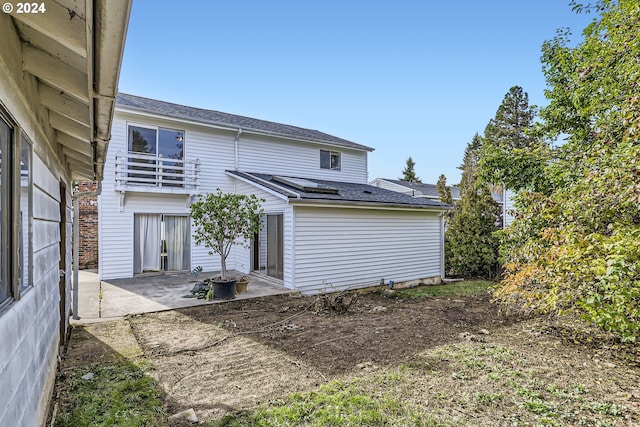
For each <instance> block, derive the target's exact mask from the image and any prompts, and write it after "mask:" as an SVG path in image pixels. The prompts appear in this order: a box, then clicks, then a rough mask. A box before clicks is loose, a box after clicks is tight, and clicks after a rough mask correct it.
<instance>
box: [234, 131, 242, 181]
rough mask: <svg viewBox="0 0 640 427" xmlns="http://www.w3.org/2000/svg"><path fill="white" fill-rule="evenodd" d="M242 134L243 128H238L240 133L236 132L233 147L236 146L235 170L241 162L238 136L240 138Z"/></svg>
mask: <svg viewBox="0 0 640 427" xmlns="http://www.w3.org/2000/svg"><path fill="white" fill-rule="evenodd" d="M240 134H242V129H240V128H238V133H237V134H236V137H235V139H234V141H233V147H234V150H235V152H234V162H235V170H236V171H237V170H238V167H239V164H240V159H239V157H240V149H239V148H238V138H240Z"/></svg>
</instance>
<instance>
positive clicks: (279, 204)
mask: <svg viewBox="0 0 640 427" xmlns="http://www.w3.org/2000/svg"><path fill="white" fill-rule="evenodd" d="M235 181H236V184H235V192H236V193H238V194H246V195H250V194H254V195H255V196H256V197H258V198H260V199H264V202H262V204H261V206H262V208H263V209H264V213H265V214H280V213H281V214H283V224H284V236H283V240H284V265H283V268H284V273H285V286H286V277H287V271H289V272H290V271H291V264H290V262H289V263H288V259H287V252H289V253H290V252H291V248H290V247H289V246H290V244H289V242H291V240H290V236H289V235H288V234H287V225H286V224H287V222H288V221H290V215H291V208H290V207H289V206H288V205H287V200H285V199H283V197H281V196H276V195H274V194H273V193H269V192H267V191H265V190H263V189H261V188H259V187H256V186H255V185H252V184H249V183H246V182H244V181H241V180H239V179H236V180H235ZM261 233H264V230H263V231H261ZM260 237H261V238H262V239H266V235H264V234H263V235H261V236H260ZM260 256H261V257H262V256H265V257H266V252H265V253H261V254H260ZM235 265H236V270H238V271H241V272H243V273H248V272H249V269H250V268H251V250H250V249H247V248H243V247H241V246H236V247H235Z"/></svg>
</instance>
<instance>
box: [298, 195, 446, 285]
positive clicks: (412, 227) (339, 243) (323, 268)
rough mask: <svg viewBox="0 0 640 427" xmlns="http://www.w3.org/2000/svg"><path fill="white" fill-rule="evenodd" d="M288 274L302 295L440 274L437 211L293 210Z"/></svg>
mask: <svg viewBox="0 0 640 427" xmlns="http://www.w3.org/2000/svg"><path fill="white" fill-rule="evenodd" d="M294 210H295V223H294V224H295V241H294V243H293V248H294V254H293V264H294V271H293V274H294V275H295V276H294V280H295V288H296V289H297V290H299V291H301V292H305V293H317V292H323V291H327V292H330V291H337V290H342V289H346V288H362V287H367V286H374V285H377V284H379V283H380V279H382V278H384V279H385V281H388V280H393V281H395V282H404V281H409V280H418V279H425V278H431V277H440V276H441V265H442V252H441V223H440V215H439V213H436V212H432V213H428V212H424V211H422V212H416V211H402V210H383V209H360V208H315V207H295V206H294Z"/></svg>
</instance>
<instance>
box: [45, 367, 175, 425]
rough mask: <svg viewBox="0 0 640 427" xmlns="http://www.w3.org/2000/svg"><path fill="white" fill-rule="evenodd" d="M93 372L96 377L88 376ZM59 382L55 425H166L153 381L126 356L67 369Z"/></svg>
mask: <svg viewBox="0 0 640 427" xmlns="http://www.w3.org/2000/svg"><path fill="white" fill-rule="evenodd" d="M91 373H92V374H93V377H91V378H87V377H86V376H87V374H91ZM83 376H85V379H83V378H82V377H83ZM89 376H90V375H89ZM58 383H59V384H60V391H61V399H60V400H59V402H58V404H59V407H58V414H57V417H56V421H55V424H54V425H55V426H58V427H81V426H122V427H146V426H161V425H164V421H163V420H165V419H166V416H165V413H164V407H163V404H162V399H161V396H160V393H159V392H158V389H157V388H156V384H155V382H154V380H153V379H152V378H151V377H149V376H148V375H146V374H145V372H144V370H143V369H142V368H141V367H140V366H138V365H136V364H134V363H131V362H128V361H126V360H124V359H122V360H120V361H115V362H114V363H111V364H108V365H98V364H96V365H90V366H86V367H83V368H78V369H71V370H68V371H65V372H64V373H63V374H62V375H60V377H59V378H58Z"/></svg>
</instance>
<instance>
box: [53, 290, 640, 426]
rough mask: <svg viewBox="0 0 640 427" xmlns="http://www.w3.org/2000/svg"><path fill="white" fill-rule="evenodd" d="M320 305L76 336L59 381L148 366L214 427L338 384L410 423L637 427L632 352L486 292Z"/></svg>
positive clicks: (296, 299)
mask: <svg viewBox="0 0 640 427" xmlns="http://www.w3.org/2000/svg"><path fill="white" fill-rule="evenodd" d="M316 302H317V299H316V298H315V297H300V296H272V297H266V298H261V299H255V300H244V301H236V302H229V303H224V304H214V305H207V306H201V307H193V308H187V309H181V310H175V311H167V312H161V313H154V314H147V315H138V316H133V317H130V318H128V319H126V320H124V321H120V322H112V323H111V324H109V323H104V324H99V325H87V326H85V327H83V328H75V331H74V337H73V339H72V341H71V345H70V348H69V352H68V357H67V358H66V360H65V361H64V364H63V372H68V373H69V376H70V375H71V374H72V373H73V372H75V373H77V374H82V373H83V372H84V371H83V369H84V370H87V369H90V367H91V366H95V363H96V362H99V363H109V360H113V358H114V357H118V358H120V357H124V358H128V359H130V360H133V361H135V360H144V361H145V363H147V362H150V372H151V375H152V376H153V377H154V378H156V380H157V381H158V383H159V385H160V387H161V388H162V390H163V392H164V398H165V407H166V411H167V414H172V413H175V412H178V411H181V410H184V409H188V408H193V409H194V410H195V412H196V414H197V415H198V417H199V419H200V420H204V421H207V422H209V423H210V424H209V425H217V424H216V423H219V422H220V421H219V420H221V419H222V417H224V416H228V415H230V414H231V415H233V416H236V415H237V414H238V413H245V415H246V413H249V412H251V411H254V410H255V409H256V408H257V407H259V406H260V405H263V406H262V407H263V408H265V407H268V406H264V405H269V402H271V405H276V406H277V405H284V406H287V405H288V406H292V405H293V404H294V402H288V401H287V400H286V399H287V397H286V396H288V395H290V393H293V392H301V393H304V392H308V391H311V390H318V388H319V387H321V386H322V385H326V384H332V381H334V380H338V381H341V382H342V383H343V384H345V383H350V382H352V381H358V387H359V389H358V390H360V391H359V392H360V393H363V394H365V395H367V396H371V397H372V399H374V400H375V399H378V398H385V399H386V398H387V397H388V396H393V399H394V400H393V401H396V400H397V401H398V402H399V405H400V406H401V407H403V408H405V409H402V411H405V412H406V411H409V412H410V413H411V414H412V417H414V419H424V420H426V419H429V420H430V423H424V424H416V423H409V421H407V425H409V424H410V425H594V426H595V425H603V426H604V425H620V426H637V425H640V375H639V370H638V359H637V355H634V353H633V350H632V349H630V348H621V347H619V346H617V345H616V344H614V343H613V342H611V341H607V339H606V337H604V338H602V339H597V338H596V339H594V338H593V337H588V338H587V336H586V335H583V334H582V332H580V331H578V330H576V329H573V328H572V327H570V326H567V325H561V324H558V323H553V322H550V321H548V320H543V319H518V318H515V317H507V316H504V315H502V314H500V313H499V310H497V308H496V307H495V306H494V305H492V304H491V303H490V301H489V297H488V296H486V295H481V296H473V297H453V298H445V297H428V298H415V299H414V298H411V297H409V296H406V295H405V296H398V295H397V296H396V297H394V298H385V297H383V296H382V295H381V294H380V293H379V292H369V293H360V294H358V295H357V300H356V301H355V303H354V304H353V305H352V306H351V307H350V309H349V310H348V311H347V312H346V313H343V314H337V313H335V312H327V311H325V310H318V307H317V304H316ZM59 390H60V389H59ZM61 390H62V391H61V402H62V403H61V404H62V406H64V386H63V387H62V389H61ZM276 399H278V400H277V401H276ZM282 399H284V400H282ZM273 402H276V403H273ZM405 406H406V407H405ZM406 408H409V409H406ZM243 411H244V412H243ZM402 411H401V412H402ZM234 414H236V415H234ZM401 419H404V418H396V419H394V418H391V421H389V422H391V423H401V421H398V420H401ZM407 419H408V418H407ZM216 420H218V421H216ZM394 420H395V421H394ZM226 421H229V420H228V419H227V420H226ZM237 422H238V425H250V424H252V423H253V421H250V418H246V419H245V422H243V421H242V419H239V421H237ZM431 422H432V423H431ZM347 424H348V423H345V425H347ZM291 425H295V423H292V424H291ZM307 425H322V423H315V424H314V422H312V421H309V422H308V423H307ZM352 425H355V424H352ZM399 425H402V424H399Z"/></svg>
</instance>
